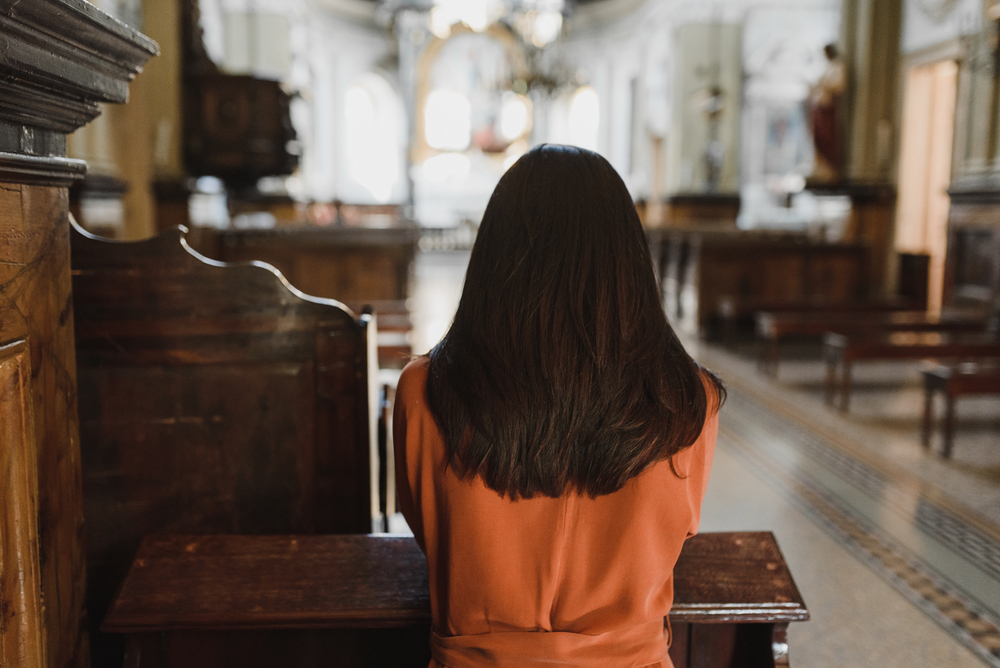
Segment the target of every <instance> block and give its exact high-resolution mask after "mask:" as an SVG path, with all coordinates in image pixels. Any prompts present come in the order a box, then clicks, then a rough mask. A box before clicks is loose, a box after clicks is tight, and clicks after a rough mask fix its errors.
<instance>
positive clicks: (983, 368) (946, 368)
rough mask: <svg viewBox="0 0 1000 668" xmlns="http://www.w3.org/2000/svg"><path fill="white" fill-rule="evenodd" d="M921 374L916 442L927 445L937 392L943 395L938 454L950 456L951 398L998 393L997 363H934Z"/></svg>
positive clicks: (999, 383) (951, 428) (998, 372)
mask: <svg viewBox="0 0 1000 668" xmlns="http://www.w3.org/2000/svg"><path fill="white" fill-rule="evenodd" d="M921 373H922V374H923V377H924V416H923V421H922V423H921V425H922V428H921V439H920V441H921V443H922V444H923V446H924V447H925V448H928V449H929V448H930V447H931V424H932V422H933V418H934V415H933V413H934V394H935V393H937V392H940V393H942V394H943V395H944V397H945V409H944V423H943V425H942V427H941V431H942V436H943V440H944V446H943V448H942V451H941V454H942V455H944V456H945V457H951V447H952V442H953V440H954V433H955V399H956V398H958V397H960V396H962V395H966V394H1000V366H998V365H997V362H992V363H989V364H982V363H976V362H967V363H965V364H958V365H947V364H934V365H931V366H930V367H929V368H927V369H923V370H922V371H921Z"/></svg>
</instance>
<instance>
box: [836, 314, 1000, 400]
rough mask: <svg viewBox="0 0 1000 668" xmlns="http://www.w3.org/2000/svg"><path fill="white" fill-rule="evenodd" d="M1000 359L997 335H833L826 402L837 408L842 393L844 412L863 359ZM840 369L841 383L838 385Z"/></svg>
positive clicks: (929, 333)
mask: <svg viewBox="0 0 1000 668" xmlns="http://www.w3.org/2000/svg"><path fill="white" fill-rule="evenodd" d="M992 357H1000V339H997V337H996V336H995V335H993V334H948V333H940V332H892V333H889V334H878V335H853V334H851V335H848V334H837V333H834V332H829V333H827V334H826V335H825V336H824V337H823V359H824V360H825V361H826V403H827V404H829V405H833V403H834V402H835V400H836V394H837V390H838V385H839V390H840V410H841V411H842V412H844V413H846V412H847V411H848V408H849V407H850V401H851V370H852V367H853V365H854V363H855V362H857V361H860V360H877V359H882V360H893V359H895V360H921V359H931V358H934V359H955V360H961V359H977V358H992ZM838 367H839V371H840V373H839V382H838Z"/></svg>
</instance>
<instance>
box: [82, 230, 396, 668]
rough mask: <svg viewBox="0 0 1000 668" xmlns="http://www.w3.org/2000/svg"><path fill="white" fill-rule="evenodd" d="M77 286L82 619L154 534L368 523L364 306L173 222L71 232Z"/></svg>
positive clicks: (306, 530) (339, 528)
mask: <svg viewBox="0 0 1000 668" xmlns="http://www.w3.org/2000/svg"><path fill="white" fill-rule="evenodd" d="M73 288H74V303H75V308H76V314H77V319H76V321H77V328H76V331H77V348H78V361H79V364H78V368H79V386H80V410H81V417H82V424H81V446H82V461H83V473H84V503H85V511H86V516H87V518H88V532H87V555H88V569H89V579H90V587H89V592H88V600H89V606H90V614H91V617H92V619H93V621H94V623H99V622H100V620H101V619H102V618H103V614H104V611H105V610H106V609H107V606H108V604H109V603H110V601H111V598H112V596H113V595H114V592H115V591H116V589H117V588H118V585H119V584H120V583H121V580H122V578H123V577H124V575H125V572H126V571H127V569H128V566H129V564H130V563H131V561H132V558H133V556H134V554H135V550H136V548H138V546H139V543H140V541H141V539H142V537H143V536H144V535H146V534H148V533H164V532H190V533H237V532H238V533H252V534H267V533H292V532H295V533H303V534H310V533H315V532H321V533H340V532H359V533H367V532H369V531H371V529H372V523H373V511H372V508H373V503H375V510H376V511H377V508H378V506H377V499H376V500H375V501H374V502H373V486H372V483H371V479H372V466H373V464H372V458H373V453H374V452H375V444H374V441H373V439H374V437H375V434H374V430H373V429H372V428H371V424H370V420H371V419H372V418H373V417H374V412H373V411H374V409H373V406H372V403H373V399H372V397H371V396H370V394H371V388H370V382H369V379H371V382H372V383H373V382H374V380H375V379H374V373H373V372H372V368H373V365H374V359H373V355H374V351H373V350H370V349H369V339H370V338H373V337H370V336H369V330H370V329H374V327H373V326H372V327H369V322H370V320H369V318H368V317H367V316H362V318H361V319H355V318H354V317H353V315H352V314H351V313H350V312H349V311H347V310H346V309H345V308H344V307H343V306H342V305H341V304H339V303H338V302H333V301H327V300H320V299H315V298H311V297H306V296H304V295H301V294H300V293H296V292H295V291H293V290H291V289H290V288H289V286H288V284H287V282H286V281H285V280H284V278H283V277H282V276H281V275H280V274H279V273H278V272H276V271H275V270H274V269H273V268H272V267H269V266H266V265H263V264H246V265H226V264H222V263H218V262H211V261H206V260H204V259H203V258H201V257H199V256H197V255H196V254H194V253H192V252H191V251H190V250H189V249H188V248H187V247H186V245H185V244H184V241H183V231H180V230H173V231H170V232H168V233H165V234H163V235H161V236H160V237H156V238H153V239H149V240H146V241H142V242H134V243H121V242H108V241H104V240H99V239H97V238H93V237H90V236H87V235H86V234H85V233H82V232H80V231H78V230H77V229H76V228H74V232H73ZM375 465H376V466H377V460H376V464H375ZM101 642H103V639H102V640H101ZM119 660H120V659H119Z"/></svg>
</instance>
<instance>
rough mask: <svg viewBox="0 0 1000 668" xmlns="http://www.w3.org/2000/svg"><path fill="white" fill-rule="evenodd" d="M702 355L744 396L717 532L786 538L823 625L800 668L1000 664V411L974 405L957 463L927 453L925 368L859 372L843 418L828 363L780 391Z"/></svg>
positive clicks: (716, 492) (731, 425) (717, 472)
mask: <svg viewBox="0 0 1000 668" xmlns="http://www.w3.org/2000/svg"><path fill="white" fill-rule="evenodd" d="M692 347H693V348H694V349H696V352H697V355H698V357H699V358H700V359H701V360H702V361H703V362H704V363H705V364H706V365H707V366H709V367H710V368H713V369H715V370H716V371H718V372H719V373H721V374H722V375H723V376H724V378H725V379H726V381H727V382H728V384H729V387H730V398H729V400H728V402H727V404H726V406H725V408H724V412H723V416H722V425H721V429H720V438H719V459H718V461H717V463H716V466H715V468H714V470H713V474H712V475H713V478H712V482H711V484H710V489H709V493H708V497H707V498H706V502H705V504H706V505H705V518H704V521H703V527H702V528H703V530H706V531H708V530H724V529H725V530H736V529H752V528H768V529H770V530H772V531H774V533H775V534H776V536H777V537H778V540H779V543H780V544H781V545H782V548H783V549H784V550H785V553H786V557H787V559H788V562H789V564H790V567H791V570H792V573H793V575H794V576H795V577H796V579H797V581H798V583H799V587H800V589H801V590H802V592H803V596H804V597H805V599H806V603H807V604H808V605H809V607H810V610H811V611H812V612H813V620H812V621H810V622H808V623H806V624H802V625H793V627H792V635H791V647H792V648H793V652H794V654H793V665H806V666H848V665H857V666H875V665H878V666H913V665H935V666H945V665H947V666H974V665H984V664H985V665H991V666H1000V569H998V566H1000V529H998V527H1000V525H998V523H997V522H996V517H995V516H993V513H992V512H990V510H991V509H993V508H997V507H1000V506H998V505H997V503H996V502H997V501H998V498H1000V485H998V484H997V482H996V480H995V478H994V471H993V469H992V462H991V461H990V460H991V458H993V457H995V455H994V453H992V450H993V449H995V446H996V441H997V440H998V439H1000V431H998V430H997V426H998V425H997V424H996V423H997V420H996V419H995V416H996V415H997V410H998V408H1000V402H997V401H995V400H992V401H981V402H979V403H978V404H975V405H972V406H968V405H966V406H961V405H960V408H959V414H960V416H962V415H964V416H965V422H964V424H963V423H962V422H960V429H959V431H958V435H957V440H956V451H955V460H944V459H942V458H941V457H940V456H939V455H937V454H934V453H933V452H927V451H925V450H923V448H921V446H920V445H919V438H918V436H919V434H918V428H919V411H920V408H921V406H922V404H921V392H920V388H919V385H918V384H917V382H918V380H919V366H915V365H899V364H895V365H881V366H876V365H873V366H872V367H871V368H868V369H859V384H858V390H857V394H856V397H855V398H856V399H857V401H855V403H854V406H856V407H857V408H856V411H855V413H854V414H852V415H847V416H842V415H840V414H838V413H836V412H834V411H831V410H830V409H828V408H826V407H825V406H824V405H823V403H822V398H821V390H822V388H821V386H820V383H819V382H818V381H819V380H821V379H822V373H823V368H822V365H821V364H820V363H819V362H815V361H809V360H807V359H806V360H802V361H797V362H793V363H791V364H786V365H784V367H783V369H782V375H781V376H780V378H779V380H777V381H775V380H771V379H766V378H764V377H762V376H760V375H759V374H757V373H756V371H755V370H754V368H753V364H752V362H751V361H750V360H749V359H748V358H747V357H745V356H741V355H734V354H732V353H729V352H726V351H722V350H719V349H716V348H711V347H705V346H697V345H693V346H692ZM960 419H961V418H960ZM991 446H993V447H991ZM963 451H964V454H962V457H960V453H962V452H963ZM740 487H742V488H743V491H742V493H739V494H737V493H736V492H734V491H733V490H734V489H736V488H740ZM803 535H808V536H811V538H810V539H809V540H806V541H803V540H802V536H803ZM824 544H825V546H824V547H823V549H821V550H817V549H816V546H817V545H824ZM873 577H874V578H875V580H876V581H877V582H872V578H873ZM845 628H851V629H852V631H851V632H850V633H846V634H845V632H844V630H845ZM876 657H878V658H877V660H876Z"/></svg>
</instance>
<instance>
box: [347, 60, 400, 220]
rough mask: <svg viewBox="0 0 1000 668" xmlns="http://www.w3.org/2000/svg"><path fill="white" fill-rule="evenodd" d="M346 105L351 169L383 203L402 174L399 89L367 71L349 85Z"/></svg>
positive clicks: (348, 166)
mask: <svg viewBox="0 0 1000 668" xmlns="http://www.w3.org/2000/svg"><path fill="white" fill-rule="evenodd" d="M345 106H346V108H345V110H344V114H345V120H346V121H347V142H346V149H347V168H348V172H349V174H350V176H351V178H353V179H354V180H355V181H357V182H358V183H360V184H361V185H362V186H364V188H365V189H367V190H368V192H369V193H371V196H372V198H373V199H374V200H375V202H376V203H379V204H384V203H386V202H388V201H389V200H390V199H391V198H392V192H393V190H394V188H395V186H396V184H397V182H398V181H399V175H400V153H401V150H402V149H401V137H400V134H401V132H400V126H401V123H400V119H399V115H400V114H401V113H402V112H401V109H400V108H399V101H398V99H397V96H396V93H395V91H394V90H393V89H392V86H390V85H389V83H388V82H387V81H386V80H385V79H384V78H382V77H380V76H378V75H377V74H366V75H363V76H362V77H361V78H360V79H359V80H358V82H357V83H356V84H354V85H353V86H351V88H349V89H348V91H347V99H346V103H345Z"/></svg>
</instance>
